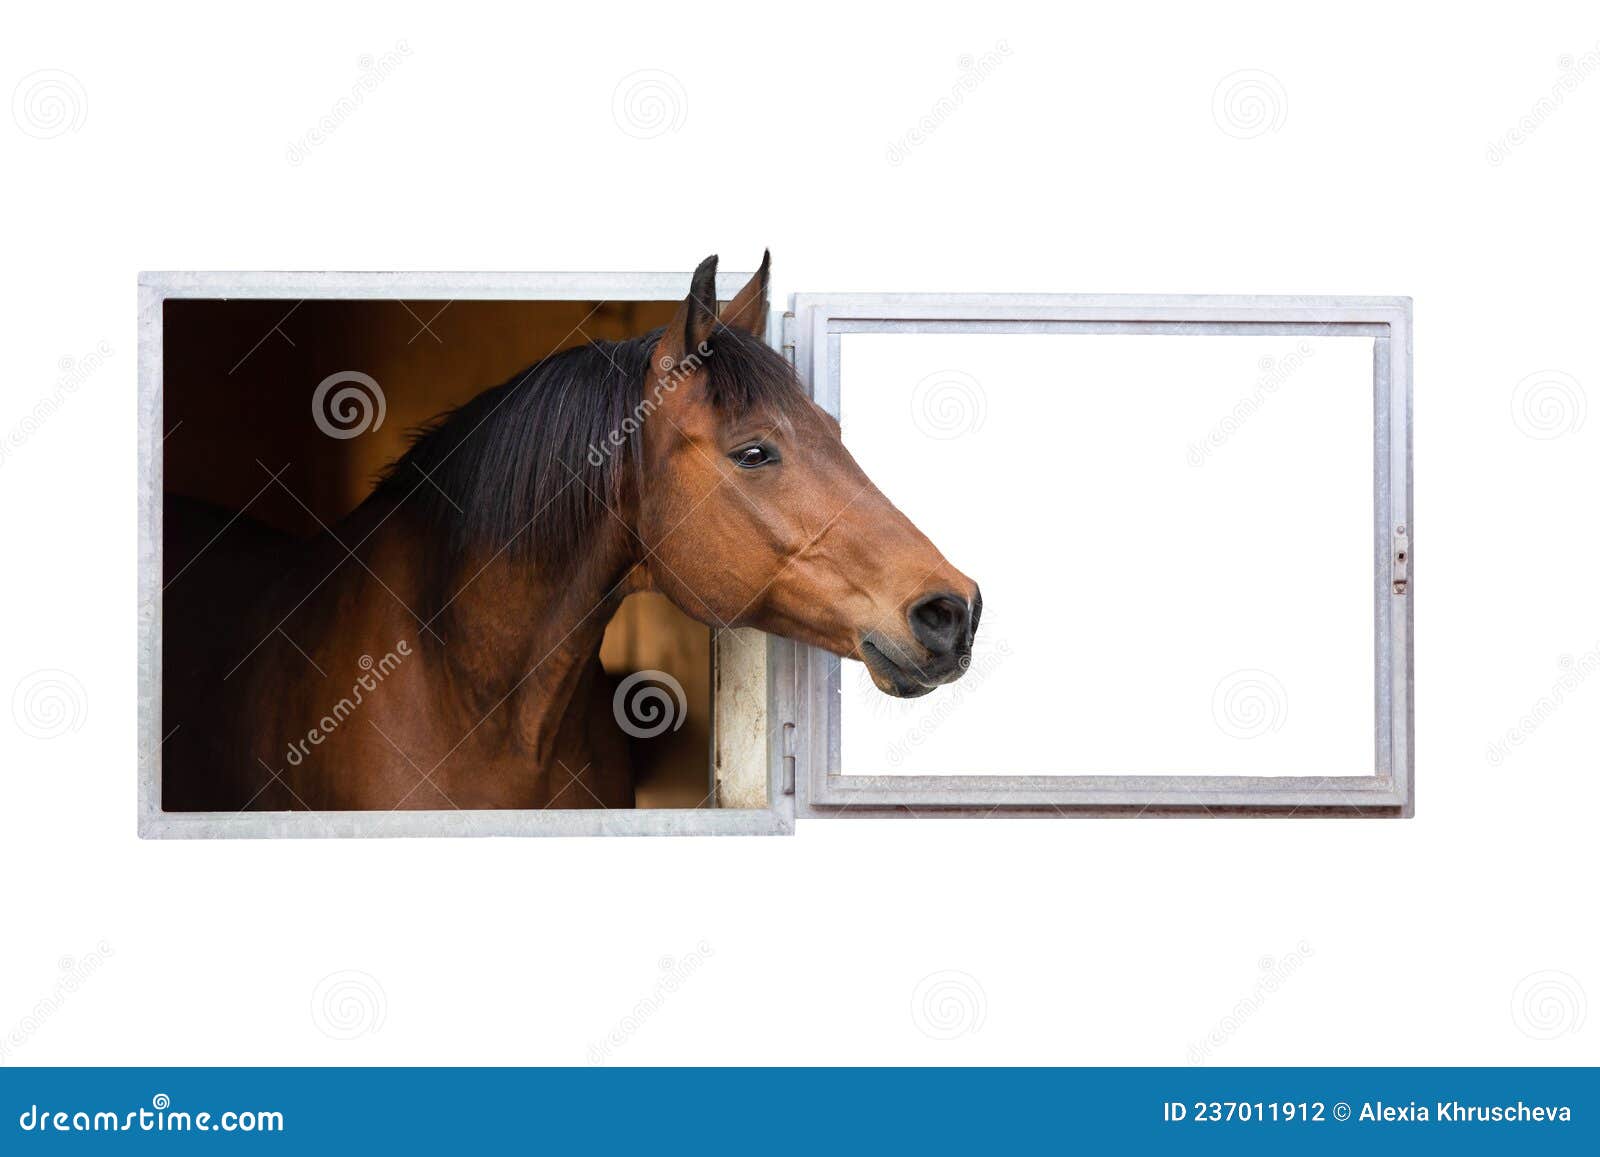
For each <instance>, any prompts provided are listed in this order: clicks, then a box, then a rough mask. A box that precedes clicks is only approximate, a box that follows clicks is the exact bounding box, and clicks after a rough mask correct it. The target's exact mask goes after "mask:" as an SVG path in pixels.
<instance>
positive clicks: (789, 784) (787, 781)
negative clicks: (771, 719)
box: [783, 723, 795, 795]
mask: <svg viewBox="0 0 1600 1157" xmlns="http://www.w3.org/2000/svg"><path fill="white" fill-rule="evenodd" d="M794 730H795V729H794V724H793V723H785V724H784V725H783V794H784V795H793V794H794Z"/></svg>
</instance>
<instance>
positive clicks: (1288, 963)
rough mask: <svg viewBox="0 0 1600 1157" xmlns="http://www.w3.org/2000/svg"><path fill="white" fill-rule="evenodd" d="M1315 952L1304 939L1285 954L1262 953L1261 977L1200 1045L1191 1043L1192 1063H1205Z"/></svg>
mask: <svg viewBox="0 0 1600 1157" xmlns="http://www.w3.org/2000/svg"><path fill="white" fill-rule="evenodd" d="M1315 954H1316V952H1315V949H1313V948H1312V947H1311V945H1310V944H1308V943H1306V942H1305V941H1304V940H1302V941H1300V943H1299V944H1297V945H1295V947H1294V951H1292V952H1285V953H1284V954H1283V956H1282V957H1273V956H1263V957H1262V958H1261V959H1260V960H1258V961H1256V966H1257V967H1258V968H1259V969H1260V970H1261V975H1260V977H1258V978H1257V980H1256V982H1255V983H1254V984H1253V985H1251V986H1250V991H1249V992H1247V993H1245V994H1244V995H1243V996H1241V997H1240V998H1239V999H1238V1001H1237V1002H1236V1003H1235V1004H1234V1006H1233V1009H1232V1010H1231V1011H1230V1012H1229V1013H1228V1014H1227V1015H1226V1016H1224V1017H1223V1018H1222V1019H1221V1020H1219V1021H1217V1023H1216V1024H1214V1025H1212V1026H1211V1031H1210V1032H1208V1033H1206V1035H1205V1037H1204V1038H1202V1039H1201V1041H1200V1042H1199V1043H1198V1044H1192V1045H1190V1046H1189V1063H1190V1064H1191V1065H1201V1064H1204V1063H1205V1062H1206V1060H1207V1059H1208V1058H1209V1057H1210V1055H1211V1053H1212V1052H1213V1051H1214V1050H1216V1049H1218V1048H1221V1047H1222V1046H1223V1045H1225V1044H1227V1043H1228V1041H1229V1040H1230V1039H1232V1037H1233V1034H1234V1033H1236V1032H1238V1031H1239V1029H1240V1028H1242V1027H1243V1026H1244V1023H1245V1022H1246V1021H1247V1020H1249V1019H1250V1018H1251V1017H1252V1016H1254V1015H1255V1014H1256V1013H1258V1012H1260V1011H1261V1006H1262V1005H1264V1004H1266V1002H1267V998H1268V997H1270V996H1272V995H1273V994H1274V993H1275V992H1277V991H1278V989H1280V988H1282V987H1283V985H1284V982H1285V981H1287V980H1288V979H1289V977H1291V976H1293V975H1294V974H1295V973H1296V972H1298V971H1299V970H1300V967H1301V965H1303V964H1304V963H1305V962H1306V959H1307V958H1308V957H1311V956H1314V955H1315Z"/></svg>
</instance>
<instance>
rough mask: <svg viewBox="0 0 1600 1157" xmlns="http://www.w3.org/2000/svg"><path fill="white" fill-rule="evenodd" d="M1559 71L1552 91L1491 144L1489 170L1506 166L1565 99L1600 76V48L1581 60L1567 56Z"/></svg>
mask: <svg viewBox="0 0 1600 1157" xmlns="http://www.w3.org/2000/svg"><path fill="white" fill-rule="evenodd" d="M1556 68H1558V69H1559V70H1560V73H1561V75H1560V76H1558V77H1556V82H1555V83H1554V84H1553V85H1551V86H1550V91H1549V92H1548V93H1546V94H1545V95H1544V96H1541V97H1540V98H1539V99H1538V100H1536V101H1534V102H1533V107H1531V108H1530V109H1528V111H1527V112H1525V113H1523V114H1522V115H1521V116H1520V117H1518V118H1517V123H1516V124H1514V125H1512V126H1511V127H1510V128H1509V129H1507V130H1506V131H1505V132H1503V133H1501V134H1500V137H1499V139H1498V140H1493V141H1490V142H1489V150H1488V153H1487V154H1486V155H1485V159H1486V160H1487V161H1488V162H1489V164H1490V166H1492V167H1498V166H1500V165H1502V164H1504V163H1505V160H1506V158H1507V157H1509V156H1510V155H1511V151H1512V150H1513V149H1515V148H1517V147H1518V146H1519V145H1522V144H1525V143H1526V142H1527V141H1528V139H1529V138H1530V137H1532V136H1533V134H1534V133H1536V132H1538V131H1539V127H1540V126H1541V125H1543V124H1544V123H1545V121H1547V120H1549V119H1550V118H1551V117H1553V116H1555V114H1556V113H1557V111H1559V110H1560V108H1561V106H1562V105H1563V104H1564V103H1566V99H1567V97H1568V96H1570V95H1571V94H1572V93H1573V92H1575V91H1577V88H1578V86H1579V85H1580V84H1582V83H1583V82H1584V81H1586V80H1588V79H1589V77H1591V76H1593V75H1594V74H1595V73H1596V72H1600V44H1596V45H1595V46H1594V47H1593V48H1591V49H1590V50H1589V51H1588V52H1585V53H1584V54H1583V55H1582V56H1577V57H1574V56H1567V55H1564V56H1562V57H1560V58H1559V59H1557V61H1556Z"/></svg>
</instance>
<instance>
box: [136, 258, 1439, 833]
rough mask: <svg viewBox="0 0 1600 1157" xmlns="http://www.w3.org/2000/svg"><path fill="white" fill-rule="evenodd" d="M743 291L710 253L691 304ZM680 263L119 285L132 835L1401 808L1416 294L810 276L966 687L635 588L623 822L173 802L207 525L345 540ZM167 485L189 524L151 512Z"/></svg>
mask: <svg viewBox="0 0 1600 1157" xmlns="http://www.w3.org/2000/svg"><path fill="white" fill-rule="evenodd" d="M747 277H748V275H747V274H738V273H724V274H719V275H718V278H717V294H718V297H719V298H722V299H724V300H725V299H727V298H728V297H730V296H731V295H732V294H733V293H734V292H736V291H737V289H738V288H739V287H740V286H741V285H743V284H744V282H745V281H746V280H747ZM688 282H689V276H688V274H682V275H672V274H634V275H627V274H559V275H538V274H286V273H285V274H267V273H263V274H221V273H207V274H146V275H143V277H142V278H141V286H140V294H141V317H140V330H141V342H140V378H141V386H140V399H141V403H140V450H141V462H140V464H141V485H140V552H141V567H140V598H141V603H140V605H141V623H140V692H141V711H140V751H141V760H140V793H139V809H140V831H141V833H142V834H144V835H147V836H158V837H173V836H178V837H185V836H187V837H216V836H222V837H226V836H356V835H428V834H441V835H445V834H452V835H536V834H716V833H726V834H778V833H785V832H790V831H792V830H793V821H794V817H795V816H796V815H797V814H798V815H800V816H802V817H818V816H834V815H846V814H865V815H912V814H915V815H929V814H947V815H1002V814H1018V815H1036V814H1044V815H1055V814H1074V813H1087V814H1097V813H1110V814H1163V813H1167V812H1173V811H1178V812H1186V813H1187V812H1195V813H1200V814H1205V813H1208V812H1209V813H1213V814H1217V813H1229V812H1239V811H1248V812H1267V813H1271V814H1298V815H1309V814H1340V815H1358V814H1361V815H1364V814H1372V815H1390V814H1407V813H1408V812H1409V807H1410V800H1411V765H1412V761H1411V752H1410V734H1411V729H1410V704H1411V647H1410V624H1411V609H1410V608H1411V602H1412V594H1411V579H1410V573H1411V552H1410V541H1411V535H1412V530H1411V527H1410V511H1409V504H1410V480H1409V465H1410V454H1409V446H1410V426H1409V418H1410V415H1409V398H1410V387H1409V374H1410V353H1409V350H1410V326H1409V319H1410V308H1409V302H1407V301H1406V300H1404V299H1320V298H1318V299H1299V298H1203V297H1164V298H1143V297H1105V298H1090V297H1071V296H1056V295H1050V296H1009V295H1000V296H944V295H937V296H935V295H902V296H893V297H883V296H863V295H844V296H811V295H799V296H797V297H795V298H794V299H792V302H791V308H790V309H789V310H787V311H784V310H782V309H775V310H774V311H773V314H772V317H771V319H770V327H769V340H770V341H771V342H772V344H773V345H775V346H777V347H779V348H780V349H781V350H782V351H783V352H784V353H785V354H786V355H787V356H788V357H789V358H790V359H791V360H792V361H793V363H794V365H795V367H796V370H797V371H798V374H799V376H800V379H801V381H802V383H803V384H804V385H805V386H806V387H807V388H808V389H809V390H810V391H811V392H812V395H813V397H814V398H815V399H816V400H817V401H818V402H819V404H821V405H822V406H823V407H824V408H825V409H827V410H829V411H830V412H832V413H833V414H835V415H836V416H838V417H839V418H840V420H841V425H842V429H843V437H844V441H845V444H846V446H847V447H849V448H850V449H851V451H852V452H853V453H854V455H855V456H856V458H857V459H858V460H859V462H860V463H861V465H862V467H863V468H864V469H865V470H866V472H867V474H868V475H869V476H870V477H872V478H873V479H874V481H875V482H876V483H877V484H878V486H879V487H880V488H881V489H883V490H884V491H885V492H886V493H887V494H888V495H889V497H890V498H891V499H892V500H893V501H894V502H895V503H896V504H897V505H898V506H900V508H901V509H902V510H903V511H904V512H905V513H906V514H907V515H908V516H909V517H910V518H911V520H912V521H913V522H914V523H916V524H917V525H918V526H919V527H920V528H921V529H922V530H923V531H925V532H926V533H927V534H928V536H929V537H930V538H931V539H932V540H933V541H934V543H936V544H937V545H938V546H939V548H940V549H941V550H942V551H943V552H944V553H945V555H946V556H947V557H948V558H950V560H951V561H952V562H953V563H954V564H955V565H956V566H957V567H960V568H962V569H963V570H964V571H966V572H967V573H968V574H970V575H971V576H972V577H973V578H975V579H976V580H977V581H978V582H979V584H980V586H981V587H982V590H983V596H984V604H985V610H984V614H983V619H982V622H981V625H980V628H979V631H978V634H977V638H976V643H975V646H974V650H973V653H972V656H971V663H970V667H969V669H968V670H967V672H966V673H965V675H964V676H963V677H962V679H960V680H959V681H957V682H955V683H952V684H950V685H948V686H945V687H941V688H940V689H939V690H938V691H937V692H936V693H934V694H931V695H928V696H925V697H922V698H917V699H909V700H898V699H890V698H888V697H886V696H884V695H883V694H882V693H880V692H879V691H878V690H877V689H876V688H875V687H873V686H872V684H871V682H870V680H869V679H868V678H867V677H866V674H865V671H864V669H863V668H862V667H861V665H860V664H858V663H853V662H852V663H841V662H840V660H838V659H837V658H835V657H834V656H832V655H830V654H827V653H825V652H821V651H816V650H813V649H811V648H809V647H806V646H803V645H800V644H797V643H792V642H790V641H788V640H785V639H781V638H777V637H774V636H768V635H764V634H761V633H760V632H756V631H752V630H737V629H723V628H717V629H712V628H707V627H704V626H702V625H701V624H699V623H696V622H694V621H693V620H692V619H690V618H688V617H687V616H685V615H683V614H682V612H680V611H678V610H677V609H676V608H675V607H673V606H672V605H671V603H670V602H668V601H667V600H666V599H665V598H664V597H662V596H659V595H642V596H639V595H636V596H632V597H630V598H629V599H627V600H626V601H624V602H623V604H622V607H621V609H620V610H619V611H618V612H617V613H616V615H615V617H614V618H613V619H612V620H611V622H610V624H609V626H608V627H607V630H606V634H605V640H604V644H603V646H602V648H601V659H602V662H603V664H604V666H605V669H606V671H607V673H608V674H609V675H610V676H612V677H613V678H615V679H617V680H619V681H622V682H630V681H631V680H632V679H633V678H634V677H638V678H644V677H646V675H648V676H649V677H650V678H651V679H655V677H656V676H658V675H661V674H665V675H666V676H667V679H666V682H667V684H668V685H669V686H668V689H667V690H666V691H665V692H663V693H661V694H662V697H661V698H659V699H658V702H659V703H666V704H667V705H668V707H669V709H670V710H671V712H672V713H673V723H674V726H672V727H670V728H661V727H659V726H654V727H652V726H648V725H647V726H643V727H640V728H638V729H637V730H632V731H630V735H631V736H633V743H634V757H635V764H634V765H635V768H636V771H637V776H638V778H637V780H636V800H635V806H634V807H633V808H612V809H607V808H604V807H595V808H588V807H578V808H569V809H567V810H538V811H529V810H514V809H505V810H493V809H487V808H485V809H481V810H479V809H467V810H459V809H457V808H454V807H452V808H451V809H450V810H445V809H444V808H443V807H440V808H437V809H431V808H430V809H427V810H415V811H404V810H401V811H384V812H375V811H311V810H308V809H292V810H275V811H250V810H245V811H235V810H232V809H229V810H228V811H225V812H224V811H216V810H194V809H188V808H184V807H181V806H174V800H173V798H172V793H171V791H170V790H164V784H163V745H164V744H165V743H166V742H167V741H168V740H170V739H172V737H173V735H174V734H175V733H176V732H178V731H179V730H180V729H181V728H182V726H183V722H184V719H183V714H184V710H185V704H184V702H183V701H182V696H180V695H175V694H174V693H173V691H172V685H173V684H172V680H171V676H172V672H171V671H170V670H169V669H168V666H167V663H168V661H169V660H171V659H172V658H173V657H174V656H177V655H182V654H186V650H185V649H186V648H191V647H192V645H193V639H192V638H190V637H187V636H193V635H201V636H204V635H205V633H206V632H207V631H208V630H209V629H210V628H209V626H208V624H207V623H205V622H204V621H203V616H201V615H200V614H199V613H198V611H197V608H200V607H201V606H202V605H203V604H206V603H207V602H208V600H209V596H208V595H206V591H207V589H208V588H206V586H205V583H207V582H214V581H215V580H214V579H213V578H207V577H205V575H206V572H207V570H208V568H210V569H213V570H214V569H215V567H216V565H217V563H218V561H219V559H220V558H221V557H222V556H224V555H225V554H226V553H227V552H226V551H225V550H223V549H220V548H218V546H217V544H218V543H219V542H220V543H223V544H227V543H229V542H230V541H232V540H233V539H237V538H238V537H239V536H240V535H242V534H244V533H245V531H244V527H245V526H246V525H247V524H250V525H253V524H257V523H259V524H264V525H266V526H267V527H269V528H271V529H272V530H273V531H275V532H281V533H283V534H291V535H299V536H301V537H304V536H307V535H313V534H316V533H317V532H318V531H319V530H325V529H326V528H327V527H329V526H332V525H335V524H336V523H337V521H338V519H339V518H341V517H342V516H343V515H344V514H345V513H346V512H347V511H349V510H350V509H352V508H354V507H355V506H356V505H357V504H359V503H360V502H361V500H362V499H363V497H364V496H365V495H366V494H367V493H368V491H369V490H370V488H371V486H372V480H373V477H374V475H375V474H376V473H377V471H379V470H380V469H381V468H382V467H383V466H384V464H385V463H386V462H388V461H390V460H392V459H393V458H394V457H395V456H396V454H397V453H398V452H399V451H400V450H401V449H403V447H404V437H405V431H406V430H407V428H408V427H410V426H414V425H416V424H418V423H420V422H422V421H424V420H426V419H427V418H429V417H430V416H432V415H433V414H435V413H437V412H439V411H440V410H442V409H447V408H449V407H450V406H454V405H459V404H460V403H462V402H464V401H466V400H467V398H468V397H469V396H471V395H472V394H473V393H475V392H477V391H478V390H481V389H483V388H486V387H487V386H489V385H492V384H494V383H495V382H498V381H501V380H504V379H505V377H506V375H507V374H508V373H514V372H516V371H517V370H519V369H520V368H522V367H525V366H526V365H527V364H529V362H530V361H533V360H537V358H539V357H541V356H543V355H544V354H546V353H549V352H553V350H554V349H558V348H563V347H564V346H570V345H574V344H581V343H583V342H586V341H588V340H591V339H604V338H613V339H614V338H625V337H629V336H634V335H636V334H639V333H643V332H646V331H648V330H650V329H652V328H653V327H655V326H658V325H660V324H662V323H663V322H665V321H666V320H667V318H668V317H670V316H671V314H672V312H673V310H674V308H675V307H676V305H677V303H678V302H679V301H680V300H681V299H682V297H683V294H684V293H685V291H686V288H687V286H688ZM451 327H454V335H453V336H452V329H451ZM441 330H442V331H444V332H443V333H442V334H441V332H440V331H441ZM464 334H470V335H471V340H470V341H463V340H460V339H461V337H462V335H464ZM347 364H348V365H359V366H362V367H364V370H363V373H365V374H367V375H369V376H371V377H373V378H374V380H381V383H382V386H381V389H380V391H379V392H378V393H377V394H376V395H374V394H372V393H370V392H369V393H368V396H367V399H366V402H365V403H364V404H365V405H367V406H369V407H371V406H373V405H376V406H378V407H379V408H380V410H381V413H380V412H378V411H373V410H370V409H369V410H368V411H365V412H363V411H362V410H361V409H360V408H359V406H360V405H361V404H363V403H361V402H360V399H357V398H355V395H354V394H352V395H350V398H351V399H353V402H352V404H355V405H356V407H357V408H356V409H354V410H351V409H349V407H348V406H347V407H346V409H345V411H344V413H345V415H346V416H347V418H348V420H349V421H351V422H354V423H358V424H359V423H363V422H364V423H365V425H364V426H363V428H362V429H360V430H359V431H357V432H356V434H351V435H350V436H346V435H347V434H349V431H348V430H340V429H336V430H335V431H333V432H332V433H331V434H330V433H329V431H328V430H327V429H326V428H325V427H322V426H320V425H319V428H318V429H315V430H313V429H311V427H310V422H309V421H308V417H307V415H308V409H307V407H308V403H309V402H310V401H311V400H312V399H311V394H312V393H314V392H315V388H320V387H319V384H323V385H325V384H326V383H327V382H329V381H330V380H331V379H332V377H334V376H336V375H335V374H334V370H338V369H342V368H343V367H345V366H346V365H347ZM345 387H353V388H354V389H355V390H356V391H357V392H358V393H359V392H360V391H362V390H363V389H364V388H365V386H364V383H362V382H361V381H360V380H359V379H358V378H357V379H348V380H346V379H341V380H340V381H338V382H335V383H334V388H335V389H342V388H345ZM324 392H326V391H324ZM330 420H342V419H333V418H330ZM174 502H179V503H189V504H201V505H203V506H205V507H208V508H211V509H212V510H213V511H214V514H213V515H212V516H211V519H212V521H211V522H210V523H209V524H208V523H206V522H205V519H204V518H202V519H201V520H200V521H199V522H198V523H194V524H193V525H188V526H185V527H181V528H180V526H178V525H177V523H176V522H175V521H168V516H169V514H170V511H171V510H172V509H175V508H174V507H173V503H174ZM245 514H248V516H249V518H248V520H245V519H244V518H243V516H244V515H245ZM224 578H225V580H226V584H225V585H228V586H229V587H237V589H238V590H240V591H242V590H244V589H245V584H243V583H242V582H241V583H233V582H232V580H228V579H227V576H226V575H224ZM212 589H215V588H212ZM186 632H187V636H186ZM283 635H284V639H285V640H286V641H285V642H283V643H280V642H278V641H277V640H274V644H273V645H276V646H285V645H287V646H294V645H295V643H294V640H293V639H292V638H291V637H290V635H289V632H287V631H286V632H283ZM307 662H312V660H311V659H310V657H309V656H307ZM313 665H315V664H314V663H313ZM164 676H168V677H169V678H168V686H167V687H165V689H164ZM334 681H335V682H337V679H335V680H334ZM672 698H675V699H676V702H675V703H670V702H668V700H669V699H672ZM647 723H648V721H647ZM263 766H264V767H265V766H266V765H265V764H263ZM270 771H271V769H270V768H268V772H270ZM419 786H420V785H419ZM423 790H427V789H426V788H423Z"/></svg>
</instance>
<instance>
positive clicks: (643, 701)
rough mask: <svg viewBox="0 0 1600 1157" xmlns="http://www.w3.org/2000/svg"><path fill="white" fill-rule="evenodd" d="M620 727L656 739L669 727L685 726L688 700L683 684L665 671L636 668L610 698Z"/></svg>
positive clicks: (612, 711)
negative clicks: (639, 669)
mask: <svg viewBox="0 0 1600 1157" xmlns="http://www.w3.org/2000/svg"><path fill="white" fill-rule="evenodd" d="M611 713H612V714H613V715H614V716H616V719H617V726H618V727H620V728H622V730H624V731H626V732H627V733H628V734H629V735H631V736H633V737H634V738H635V739H654V738H655V737H656V736H658V735H660V734H662V733H663V732H665V731H666V730H667V729H668V728H671V729H672V730H673V731H676V730H678V728H680V727H682V726H683V721H684V719H686V718H687V717H688V715H689V699H688V696H686V695H685V694H684V693H683V684H682V683H680V682H678V681H677V680H676V679H674V678H673V677H672V676H671V675H669V674H668V673H667V672H665V671H655V670H650V671H635V672H634V673H633V674H632V675H629V676H628V677H627V678H626V679H624V680H623V681H622V682H621V683H620V684H618V685H617V691H616V694H615V695H613V696H612V697H611Z"/></svg>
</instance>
